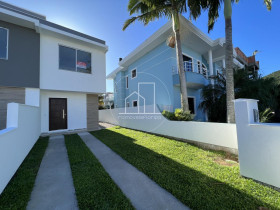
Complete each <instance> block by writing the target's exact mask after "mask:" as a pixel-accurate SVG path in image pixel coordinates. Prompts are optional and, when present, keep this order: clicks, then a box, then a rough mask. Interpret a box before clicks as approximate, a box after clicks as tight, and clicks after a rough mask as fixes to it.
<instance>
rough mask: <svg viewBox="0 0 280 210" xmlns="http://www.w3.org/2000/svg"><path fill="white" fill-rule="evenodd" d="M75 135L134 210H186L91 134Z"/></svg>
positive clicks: (171, 196) (170, 195) (169, 194)
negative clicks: (80, 139) (128, 200)
mask: <svg viewBox="0 0 280 210" xmlns="http://www.w3.org/2000/svg"><path fill="white" fill-rule="evenodd" d="M79 136H80V137H81V138H82V139H83V141H84V142H85V144H86V145H87V146H88V148H89V149H90V150H91V152H92V153H93V154H94V155H95V157H96V158H97V159H98V160H99V162H100V163H101V164H102V166H103V167H104V169H105V170H106V171H107V173H108V174H109V175H110V177H111V178H112V179H113V180H114V182H115V183H116V184H117V185H118V186H119V188H120V189H121V190H122V192H123V193H124V194H125V195H126V196H127V198H129V199H130V201H131V203H132V205H133V206H134V207H135V208H136V209H176V210H180V209H189V208H188V207H186V206H185V205H184V204H182V203H181V202H180V201H179V200H177V199H176V198H175V197H174V196H173V195H172V194H171V193H169V192H167V191H166V190H164V189H163V188H161V187H160V186H159V185H158V184H157V183H155V182H154V181H152V180H151V179H150V178H149V177H148V176H146V175H145V174H144V173H142V172H141V171H139V170H138V169H136V168H135V167H134V166H132V165H131V164H129V163H128V162H127V161H125V160H124V159H122V158H121V157H120V156H119V155H117V154H116V153H115V152H114V151H112V150H111V149H110V148H109V147H107V146H106V145H105V144H103V143H102V142H101V141H99V140H98V139H97V138H95V137H94V136H93V135H91V134H89V133H88V132H84V133H79Z"/></svg>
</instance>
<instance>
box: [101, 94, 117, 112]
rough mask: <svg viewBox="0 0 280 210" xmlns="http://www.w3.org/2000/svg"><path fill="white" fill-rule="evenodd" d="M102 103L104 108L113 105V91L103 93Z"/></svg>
mask: <svg viewBox="0 0 280 210" xmlns="http://www.w3.org/2000/svg"><path fill="white" fill-rule="evenodd" d="M103 103H104V107H105V108H107V109H109V108H112V106H113V105H114V93H112V92H107V93H105V94H103Z"/></svg>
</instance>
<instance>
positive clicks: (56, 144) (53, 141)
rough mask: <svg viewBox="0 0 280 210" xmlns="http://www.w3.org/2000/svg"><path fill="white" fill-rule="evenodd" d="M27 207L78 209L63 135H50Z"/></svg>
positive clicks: (41, 209)
mask: <svg viewBox="0 0 280 210" xmlns="http://www.w3.org/2000/svg"><path fill="white" fill-rule="evenodd" d="M27 209H28V210H29V209H32V210H33V209H36V210H37V209H40V210H47V209H59V210H64V209H65V210H74V209H78V204H77V199H76V195H75V188H74V185H73V179H72V174H71V168H70V164H69V160H68V155H67V150H66V147H65V143H64V136H53V137H50V140H49V145H48V148H47V150H46V153H45V155H44V157H43V160H42V163H41V166H40V168H39V171H38V174H37V177H36V181H35V186H34V188H33V191H32V194H31V198H30V201H29V203H28V206H27Z"/></svg>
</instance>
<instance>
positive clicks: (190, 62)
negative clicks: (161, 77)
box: [183, 55, 193, 71]
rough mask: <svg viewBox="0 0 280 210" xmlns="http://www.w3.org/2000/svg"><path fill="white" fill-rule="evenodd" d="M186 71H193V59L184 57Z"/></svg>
mask: <svg viewBox="0 0 280 210" xmlns="http://www.w3.org/2000/svg"><path fill="white" fill-rule="evenodd" d="M183 61H184V70H185V71H193V59H192V58H191V57H189V56H186V55H183Z"/></svg>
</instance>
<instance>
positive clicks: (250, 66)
mask: <svg viewBox="0 0 280 210" xmlns="http://www.w3.org/2000/svg"><path fill="white" fill-rule="evenodd" d="M235 52H236V59H237V60H238V61H239V62H240V63H242V64H243V65H244V67H245V68H246V69H247V70H248V71H249V73H250V74H256V73H257V72H258V70H259V69H260V62H259V61H256V55H255V54H253V55H252V56H249V57H247V56H246V55H245V53H244V52H243V51H242V50H240V49H239V48H238V47H236V48H235ZM256 52H257V51H255V52H254V53H256Z"/></svg>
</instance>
